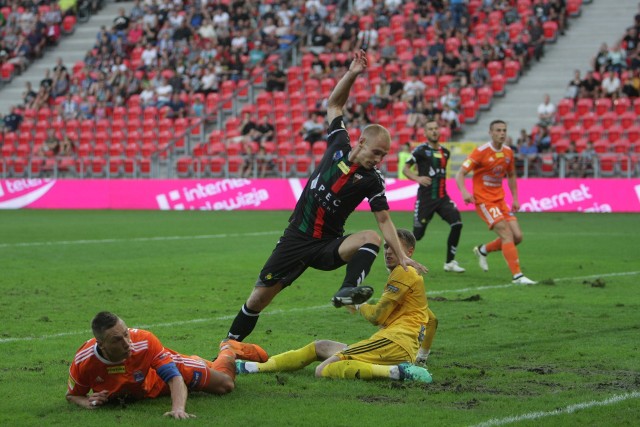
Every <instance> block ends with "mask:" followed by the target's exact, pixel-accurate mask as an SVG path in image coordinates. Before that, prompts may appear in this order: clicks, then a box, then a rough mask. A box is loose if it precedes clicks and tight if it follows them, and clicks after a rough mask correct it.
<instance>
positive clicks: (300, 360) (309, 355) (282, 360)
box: [245, 342, 318, 372]
mask: <svg viewBox="0 0 640 427" xmlns="http://www.w3.org/2000/svg"><path fill="white" fill-rule="evenodd" d="M316 360H318V356H317V355H316V344H315V342H312V343H309V344H307V345H306V346H304V347H302V348H299V349H297V350H291V351H287V352H285V353H280V354H276V355H275V356H271V357H270V358H269V360H267V361H266V362H264V363H254V362H246V363H245V369H246V370H247V371H248V372H278V371H297V370H298V369H302V368H304V367H305V366H307V365H309V364H310V363H313V362H315V361H316ZM253 369H255V371H254V370H253Z"/></svg>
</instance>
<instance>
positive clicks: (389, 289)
mask: <svg viewBox="0 0 640 427" xmlns="http://www.w3.org/2000/svg"><path fill="white" fill-rule="evenodd" d="M384 290H385V291H387V292H393V293H394V294H395V293H398V291H399V290H400V289H398V288H396V287H395V286H393V285H390V284H388V283H387V287H386V288H385V289H384Z"/></svg>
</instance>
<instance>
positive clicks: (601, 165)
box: [598, 153, 619, 177]
mask: <svg viewBox="0 0 640 427" xmlns="http://www.w3.org/2000/svg"><path fill="white" fill-rule="evenodd" d="M618 156H619V155H618V154H613V153H602V154H599V155H598V173H599V175H600V176H604V177H611V176H615V175H616V173H617V169H618V168H617V164H618Z"/></svg>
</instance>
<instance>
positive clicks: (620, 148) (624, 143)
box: [611, 139, 631, 154]
mask: <svg viewBox="0 0 640 427" xmlns="http://www.w3.org/2000/svg"><path fill="white" fill-rule="evenodd" d="M611 148H612V150H613V152H614V153H621V154H627V153H629V152H630V151H631V143H630V142H629V141H628V140H626V139H618V140H617V141H616V142H614V143H613V145H612V147H611Z"/></svg>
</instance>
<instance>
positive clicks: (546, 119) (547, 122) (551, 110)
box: [538, 94, 556, 127]
mask: <svg viewBox="0 0 640 427" xmlns="http://www.w3.org/2000/svg"><path fill="white" fill-rule="evenodd" d="M538 120H539V121H538V124H539V125H540V126H545V127H548V126H551V125H552V124H553V123H554V122H555V121H556V106H555V105H553V102H551V98H550V97H549V95H548V94H545V95H544V101H543V102H542V104H540V105H538Z"/></svg>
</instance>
